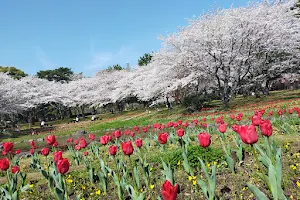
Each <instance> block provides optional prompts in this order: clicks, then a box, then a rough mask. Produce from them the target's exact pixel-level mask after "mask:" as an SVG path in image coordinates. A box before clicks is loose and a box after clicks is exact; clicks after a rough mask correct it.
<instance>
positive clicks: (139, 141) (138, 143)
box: [135, 138, 143, 148]
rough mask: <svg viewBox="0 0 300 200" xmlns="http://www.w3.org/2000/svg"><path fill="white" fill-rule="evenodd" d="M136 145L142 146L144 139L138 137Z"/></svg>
mask: <svg viewBox="0 0 300 200" xmlns="http://www.w3.org/2000/svg"><path fill="white" fill-rule="evenodd" d="M135 145H136V146H137V148H141V147H142V145H143V140H142V139H140V138H138V139H136V141H135Z"/></svg>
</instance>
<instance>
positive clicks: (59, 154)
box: [53, 151, 63, 163]
mask: <svg viewBox="0 0 300 200" xmlns="http://www.w3.org/2000/svg"><path fill="white" fill-rule="evenodd" d="M62 154H63V152H62V151H57V152H54V153H53V159H54V161H55V162H56V163H57V161H59V160H61V159H62V158H63V157H62Z"/></svg>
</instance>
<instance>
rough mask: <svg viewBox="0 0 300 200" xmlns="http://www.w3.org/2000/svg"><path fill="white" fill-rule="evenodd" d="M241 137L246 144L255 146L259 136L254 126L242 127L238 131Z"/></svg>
mask: <svg viewBox="0 0 300 200" xmlns="http://www.w3.org/2000/svg"><path fill="white" fill-rule="evenodd" d="M237 132H238V134H239V135H240V137H241V140H242V141H243V142H244V143H245V144H254V143H256V142H257V141H258V135H257V132H256V128H255V126H253V125H250V126H245V125H244V126H240V127H239V130H238V131H237Z"/></svg>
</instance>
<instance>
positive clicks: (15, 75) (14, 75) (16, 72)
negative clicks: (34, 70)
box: [0, 66, 28, 79]
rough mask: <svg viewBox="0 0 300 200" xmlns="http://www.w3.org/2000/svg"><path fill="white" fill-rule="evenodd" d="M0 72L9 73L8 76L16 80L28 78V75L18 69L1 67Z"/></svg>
mask: <svg viewBox="0 0 300 200" xmlns="http://www.w3.org/2000/svg"><path fill="white" fill-rule="evenodd" d="M0 72H3V73H8V75H9V76H11V77H12V78H14V79H21V78H23V77H25V76H28V74H25V73H24V72H23V71H22V70H20V69H17V68H15V67H2V66H0Z"/></svg>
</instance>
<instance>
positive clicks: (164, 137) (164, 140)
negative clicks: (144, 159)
mask: <svg viewBox="0 0 300 200" xmlns="http://www.w3.org/2000/svg"><path fill="white" fill-rule="evenodd" d="M168 137H169V135H168V134H167V133H160V134H159V135H158V142H159V143H160V144H166V143H167V142H168Z"/></svg>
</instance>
